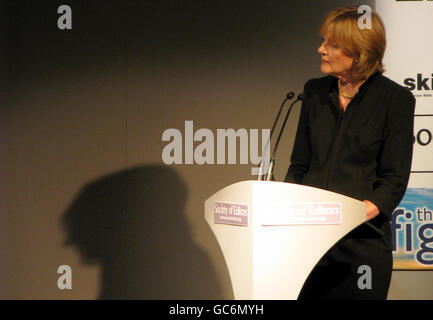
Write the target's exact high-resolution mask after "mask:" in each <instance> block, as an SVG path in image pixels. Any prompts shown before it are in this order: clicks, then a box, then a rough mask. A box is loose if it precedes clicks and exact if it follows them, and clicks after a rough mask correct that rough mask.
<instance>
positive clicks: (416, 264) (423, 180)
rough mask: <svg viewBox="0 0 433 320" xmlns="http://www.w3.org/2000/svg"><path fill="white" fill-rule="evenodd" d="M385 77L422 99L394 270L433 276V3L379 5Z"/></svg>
mask: <svg viewBox="0 0 433 320" xmlns="http://www.w3.org/2000/svg"><path fill="white" fill-rule="evenodd" d="M376 11H377V12H378V13H379V15H380V16H381V17H382V19H383V21H384V23H385V28H386V36H387V48H386V52H385V57H384V65H385V69H386V71H385V75H386V76H387V77H389V78H390V79H392V80H394V81H396V82H398V83H399V84H401V85H402V86H405V87H406V88H408V89H409V90H411V92H412V94H413V95H414V96H415V98H416V108H415V114H416V115H415V122H414V138H415V142H414V153H413V161H412V173H411V177H410V180H409V185H408V189H407V191H406V194H405V196H404V198H403V200H402V201H401V203H400V204H399V206H398V207H397V208H396V210H395V211H394V213H393V220H392V224H391V227H392V233H393V243H394V253H393V255H394V269H400V270H401V269H406V270H420V269H424V270H426V269H432V270H433V248H431V243H432V242H433V218H432V211H433V141H432V140H433V136H432V134H433V38H432V35H431V31H432V29H433V1H431V0H419V1H409V0H406V1H405V0H403V1H401V0H399V1H398V0H378V1H376Z"/></svg>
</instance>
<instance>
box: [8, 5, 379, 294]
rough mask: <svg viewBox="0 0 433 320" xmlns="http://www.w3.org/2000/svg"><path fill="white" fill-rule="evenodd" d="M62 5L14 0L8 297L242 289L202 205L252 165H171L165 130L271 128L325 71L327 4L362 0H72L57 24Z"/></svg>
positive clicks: (285, 155)
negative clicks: (64, 21) (187, 125)
mask: <svg viewBox="0 0 433 320" xmlns="http://www.w3.org/2000/svg"><path fill="white" fill-rule="evenodd" d="M64 3H66V2H65V1H53V0H44V1H42V0H41V1H35V0H27V1H24V0H22V1H17V0H15V1H3V2H2V3H1V8H2V10H1V19H0V20H1V23H2V24H3V25H4V28H3V27H2V28H1V29H2V31H1V32H2V33H1V34H0V36H1V41H2V44H3V46H2V49H3V50H2V51H1V56H0V58H2V59H0V61H2V62H3V64H2V70H3V71H4V72H2V78H1V79H0V80H1V88H0V90H1V91H0V92H1V93H2V97H4V98H3V99H1V102H0V103H1V109H0V125H1V128H0V130H1V131H0V137H1V138H0V139H1V140H0V147H1V154H0V166H1V175H0V179H1V182H0V183H1V190H2V192H1V200H2V201H1V204H0V209H1V221H2V223H1V230H0V231H1V237H2V238H1V243H2V244H1V247H0V248H1V252H0V259H1V261H2V262H1V273H0V280H1V283H2V286H0V290H1V291H0V298H23V299H71V298H75V299H77V298H80V299H92V298H119V299H123V298H138V299H146V298H157V299H159V298H174V299H176V298H208V299H214V298H215V299H219V298H233V295H232V291H231V290H232V289H231V284H230V279H229V275H228V272H227V268H226V265H225V262H224V259H223V257H222V255H221V252H220V250H219V248H218V244H217V243H216V240H215V238H214V237H213V235H212V233H211V231H210V229H209V227H208V226H207V225H206V223H205V221H204V218H203V214H204V212H203V203H204V201H205V199H206V198H208V197H209V196H211V195H212V194H213V193H215V192H216V191H217V190H219V189H220V188H222V187H224V186H226V185H229V184H231V183H234V182H237V181H240V180H247V179H253V178H254V177H253V176H252V175H251V174H250V169H251V166H252V165H251V164H248V165H241V164H237V165H228V164H226V165H197V164H194V165H186V164H183V165H172V166H167V165H165V164H164V163H163V162H162V159H161V153H162V149H163V147H164V146H165V145H166V144H167V143H166V142H163V141H161V136H162V133H163V132H164V130H166V129H168V128H177V129H179V130H180V131H181V132H183V131H184V129H183V128H184V122H185V121H186V120H193V121H194V128H195V129H199V128H208V129H210V130H212V131H213V132H214V133H215V136H216V129H218V128H221V129H228V128H234V129H236V130H237V129H239V128H246V129H252V128H256V129H262V128H270V126H271V124H272V121H273V119H274V117H275V114H276V111H277V108H278V106H279V104H280V102H281V100H282V98H283V97H284V96H285V94H286V93H287V92H288V91H289V90H294V91H295V92H296V93H299V92H301V90H302V88H303V85H304V83H305V82H306V81H307V80H308V79H309V78H311V77H317V76H321V74H320V70H319V65H320V60H319V58H318V54H317V52H316V50H317V47H318V45H319V41H318V40H319V39H318V36H317V29H318V25H319V23H320V20H321V19H322V17H323V16H324V14H325V13H326V11H327V10H329V9H331V8H333V7H336V6H338V5H348V4H352V3H354V2H353V1H314V4H312V3H313V2H311V1H287V0H285V1H277V0H272V1H263V0H262V1H258V0H238V1H227V0H219V1H210V0H208V1H198V0H183V1H174V0H171V1H169V0H162V1H108V0H107V1H90V0H88V1H84V0H82V1H78V0H70V1H67V4H68V5H70V6H71V7H72V12H73V13H72V19H73V23H72V30H59V29H58V28H57V19H58V17H59V16H60V15H59V14H58V13H57V8H58V7H59V6H60V5H61V4H64ZM355 3H356V2H355ZM368 3H371V2H370V1H362V4H368ZM358 4H360V2H358ZM298 114H299V106H298V108H296V109H295V111H294V113H293V117H292V119H291V120H290V122H289V125H288V128H287V130H286V132H285V134H284V135H283V138H282V139H283V140H282V143H281V146H280V153H279V155H278V158H277V168H276V172H275V173H276V179H277V180H282V179H283V176H284V174H285V171H286V170H287V167H288V164H289V163H288V161H289V160H288V159H289V156H290V151H291V147H292V140H293V134H294V132H295V130H296V125H297V117H298ZM238 163H239V160H238ZM63 264H66V265H69V266H71V268H72V272H73V288H72V290H68V291H61V290H59V289H58V288H57V278H58V277H59V276H60V275H59V274H57V267H58V266H60V265H63Z"/></svg>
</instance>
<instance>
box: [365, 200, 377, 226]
mask: <svg viewBox="0 0 433 320" xmlns="http://www.w3.org/2000/svg"><path fill="white" fill-rule="evenodd" d="M364 203H365V204H366V205H367V221H369V220H371V219H373V218H374V217H376V216H377V215H378V214H379V212H380V211H379V208H378V207H377V206H376V205H375V204H374V203H373V202H371V201H369V200H364Z"/></svg>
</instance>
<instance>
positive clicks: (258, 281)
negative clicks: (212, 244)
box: [205, 181, 366, 300]
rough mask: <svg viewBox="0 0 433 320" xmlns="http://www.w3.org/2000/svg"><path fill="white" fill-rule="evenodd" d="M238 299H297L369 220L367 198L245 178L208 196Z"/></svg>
mask: <svg viewBox="0 0 433 320" xmlns="http://www.w3.org/2000/svg"><path fill="white" fill-rule="evenodd" d="M205 219H206V221H207V222H208V224H209V226H210V228H211V229H212V231H213V232H214V234H215V236H216V238H217V241H218V243H219V245H220V247H221V250H222V253H223V256H224V259H225V261H226V264H227V267H228V270H229V273H230V278H231V281H232V286H233V291H234V297H235V299H240V300H247V299H254V300H256V299H258V300H261V299H263V300H265V299H273V300H278V299H287V300H290V299H297V297H298V295H299V292H300V290H301V289H302V286H303V284H304V282H305V281H306V279H307V277H308V275H309V274H310V272H311V271H312V269H313V268H314V266H315V265H316V264H317V262H319V260H320V259H321V258H322V256H323V255H324V254H325V253H326V252H327V251H328V250H329V249H330V248H331V247H332V246H333V245H334V244H335V243H336V242H338V240H340V239H341V238H342V237H344V236H345V235H346V234H347V233H349V232H350V231H351V230H353V229H354V228H356V227H357V226H359V225H360V224H361V223H363V222H365V221H366V208H365V204H364V202H362V201H359V200H356V199H353V198H350V197H347V196H344V195H341V194H337V193H334V192H330V191H326V190H322V189H317V188H312V187H307V186H302V185H297V184H290V183H285V182H274V181H242V182H238V183H235V184H232V185H230V186H227V187H225V188H223V189H222V190H220V191H218V192H217V193H215V194H214V195H213V196H211V197H210V198H209V199H207V200H206V201H205Z"/></svg>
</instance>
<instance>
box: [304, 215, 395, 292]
mask: <svg viewBox="0 0 433 320" xmlns="http://www.w3.org/2000/svg"><path fill="white" fill-rule="evenodd" d="M391 274H392V245H391V232H390V227H389V222H388V221H386V220H381V219H376V220H375V221H373V220H372V223H371V222H367V223H364V224H362V225H360V226H359V227H358V228H356V229H354V230H353V231H352V232H350V233H349V234H347V235H346V236H345V237H344V238H343V239H341V240H340V241H339V242H337V243H336V244H335V245H334V246H333V247H332V248H331V249H330V250H329V251H328V252H327V253H326V254H325V255H324V256H323V258H322V259H321V260H320V261H319V263H318V264H317V265H316V266H315V267H314V269H313V271H312V272H311V273H310V275H309V277H308V278H307V280H306V282H305V283H304V286H303V288H302V290H301V292H300V294H299V297H298V300H385V299H386V297H387V295H388V290H389V285H390V282H391Z"/></svg>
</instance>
